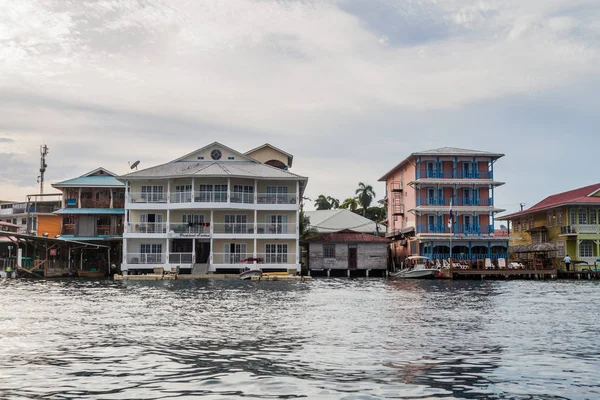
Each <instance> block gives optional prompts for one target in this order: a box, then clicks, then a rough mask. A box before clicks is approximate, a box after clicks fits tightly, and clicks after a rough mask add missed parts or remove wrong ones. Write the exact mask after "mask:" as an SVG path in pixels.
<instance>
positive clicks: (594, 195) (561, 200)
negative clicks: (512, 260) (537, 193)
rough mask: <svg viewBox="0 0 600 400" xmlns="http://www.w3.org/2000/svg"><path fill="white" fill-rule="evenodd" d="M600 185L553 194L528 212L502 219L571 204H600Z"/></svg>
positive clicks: (524, 211) (520, 212)
mask: <svg viewBox="0 0 600 400" xmlns="http://www.w3.org/2000/svg"><path fill="white" fill-rule="evenodd" d="M598 193H600V183H596V184H595V185H589V186H584V187H581V188H578V189H573V190H569V191H566V192H562V193H557V194H553V195H551V196H548V197H546V198H545V199H544V200H542V201H540V202H539V203H537V204H534V205H533V206H531V207H529V208H528V209H527V210H523V211H519V212H516V213H513V214H509V215H506V216H504V217H502V218H506V219H508V218H513V217H516V216H521V215H525V214H530V213H533V212H537V211H542V210H547V209H549V208H554V207H558V206H563V205H569V204H600V196H598Z"/></svg>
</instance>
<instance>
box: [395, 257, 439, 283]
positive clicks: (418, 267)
mask: <svg viewBox="0 0 600 400" xmlns="http://www.w3.org/2000/svg"><path fill="white" fill-rule="evenodd" d="M406 262H407V264H408V266H407V267H406V268H403V269H401V270H400V271H397V272H393V273H391V274H390V277H391V278H395V279H426V278H435V277H436V276H437V275H438V273H439V272H440V270H439V268H438V267H436V266H435V265H434V264H433V262H432V261H431V259H430V258H428V257H423V256H410V257H407V258H406Z"/></svg>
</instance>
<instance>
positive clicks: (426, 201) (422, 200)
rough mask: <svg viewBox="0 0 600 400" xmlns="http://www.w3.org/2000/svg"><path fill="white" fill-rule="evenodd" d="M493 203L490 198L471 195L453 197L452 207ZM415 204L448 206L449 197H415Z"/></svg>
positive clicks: (484, 205) (483, 205) (485, 205)
mask: <svg viewBox="0 0 600 400" xmlns="http://www.w3.org/2000/svg"><path fill="white" fill-rule="evenodd" d="M491 205H493V201H492V199H487V198H486V199H478V198H471V197H458V198H456V197H454V199H453V200H452V206H453V207H474V206H476V207H478V206H482V207H487V206H491ZM417 206H429V207H449V206H450V198H449V197H437V196H436V197H427V196H422V197H417Z"/></svg>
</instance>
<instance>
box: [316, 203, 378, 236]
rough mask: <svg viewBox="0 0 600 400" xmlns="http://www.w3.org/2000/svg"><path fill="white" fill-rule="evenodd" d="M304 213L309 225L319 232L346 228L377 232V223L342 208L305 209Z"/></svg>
mask: <svg viewBox="0 0 600 400" xmlns="http://www.w3.org/2000/svg"><path fill="white" fill-rule="evenodd" d="M304 215H306V216H307V217H309V218H310V226H311V227H312V228H314V229H316V230H317V232H319V233H331V232H339V231H343V230H348V229H349V230H352V231H355V232H360V233H376V232H377V223H375V222H374V221H371V220H370V219H368V218H365V217H363V216H362V215H358V214H356V213H354V212H352V211H350V210H346V209H343V208H339V209H336V210H317V211H305V212H304ZM379 225H380V226H379V231H380V232H384V231H385V227H384V226H383V225H381V224H379Z"/></svg>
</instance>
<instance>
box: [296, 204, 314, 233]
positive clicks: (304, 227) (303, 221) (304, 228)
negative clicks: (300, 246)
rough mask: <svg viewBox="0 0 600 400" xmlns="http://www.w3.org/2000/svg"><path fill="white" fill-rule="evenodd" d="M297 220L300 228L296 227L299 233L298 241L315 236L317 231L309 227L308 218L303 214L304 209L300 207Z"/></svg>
mask: <svg viewBox="0 0 600 400" xmlns="http://www.w3.org/2000/svg"><path fill="white" fill-rule="evenodd" d="M299 218H300V226H299V227H298V230H299V231H300V239H302V240H304V239H306V238H308V237H310V236H314V235H316V234H317V230H316V229H315V228H313V227H312V226H310V217H309V216H308V215H306V214H304V207H300V215H299Z"/></svg>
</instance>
